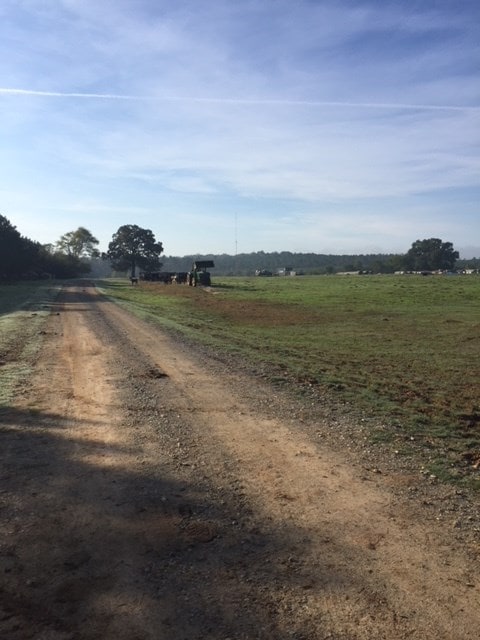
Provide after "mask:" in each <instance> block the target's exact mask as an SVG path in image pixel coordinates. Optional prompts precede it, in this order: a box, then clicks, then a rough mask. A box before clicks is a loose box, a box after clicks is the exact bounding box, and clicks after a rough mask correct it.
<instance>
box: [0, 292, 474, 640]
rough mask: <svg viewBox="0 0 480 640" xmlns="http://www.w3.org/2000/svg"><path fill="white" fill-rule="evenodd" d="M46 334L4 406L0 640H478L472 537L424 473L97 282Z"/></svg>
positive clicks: (72, 297)
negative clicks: (138, 313) (358, 446)
mask: <svg viewBox="0 0 480 640" xmlns="http://www.w3.org/2000/svg"><path fill="white" fill-rule="evenodd" d="M205 295H208V294H205ZM45 332H46V335H45V336H44V338H45V340H44V343H43V348H42V351H41V353H40V356H39V357H38V359H37V362H36V365H35V374H34V376H33V377H31V378H30V379H29V380H26V381H25V382H24V384H23V387H21V388H19V389H18V393H17V397H16V401H15V403H14V404H13V405H12V406H11V407H8V409H7V410H4V411H2V412H1V413H0V428H1V431H0V433H1V435H0V437H1V439H2V454H1V455H2V461H1V472H0V477H1V484H0V492H1V493H0V498H1V511H0V514H1V525H0V581H1V582H0V589H1V591H0V605H1V607H0V637H1V638H3V639H5V640H23V639H27V638H28V639H30V638H32V639H35V640H77V639H78V640H83V639H89V640H90V639H102V640H110V639H112V640H113V639H115V640H150V639H151V640H163V639H165V640H167V639H168V640H177V639H178V640H180V639H181V640H195V639H202V640H209V639H212V640H213V639H215V640H227V639H230V640H240V639H249V640H250V639H252V640H253V639H256V638H259V639H265V640H266V639H278V640H283V639H286V638H295V639H297V640H301V639H303V640H306V639H312V640H314V639H319V640H321V639H327V638H329V639H331V640H353V639H356V640H367V639H368V640H375V639H380V638H381V639H388V640H396V639H399V640H400V639H407V638H408V639H412V638H415V639H422V640H429V639H431V640H434V639H435V640H442V639H444V640H462V639H465V640H466V639H472V640H473V639H475V640H476V639H477V638H478V637H480V606H479V604H480V580H479V578H478V569H479V562H478V551H479V547H478V544H477V543H476V542H475V538H474V536H473V537H472V536H469V537H465V536H463V537H462V535H461V531H459V530H458V527H457V526H456V523H455V517H456V515H455V513H452V514H451V515H449V514H448V509H447V510H446V512H447V513H446V515H445V516H444V517H441V516H438V515H434V514H432V513H431V510H429V506H428V500H427V499H426V498H425V495H426V494H425V491H424V490H422V492H419V496H417V495H416V485H417V484H418V483H421V482H424V481H423V479H422V478H421V477H420V476H419V477H415V478H412V477H409V476H407V475H405V474H401V473H397V474H393V473H386V472H383V473H380V471H381V469H379V468H373V467H372V466H369V465H367V464H366V463H365V461H362V458H361V456H359V454H358V452H357V453H353V452H349V450H348V449H347V448H346V447H341V446H335V437H331V433H332V428H331V424H327V423H328V422H329V421H331V420H332V418H331V416H330V417H329V416H327V415H326V414H322V412H321V410H320V409H318V408H316V407H315V411H313V410H312V413H311V414H308V412H307V411H306V409H305V407H304V406H303V407H302V406H300V405H299V406H297V405H296V404H295V403H294V402H293V400H291V399H290V398H287V396H286V395H285V396H284V395H283V394H281V393H280V392H279V391H275V390H272V389H268V388H267V387H266V386H265V385H263V383H261V382H259V381H258V379H255V378H250V377H249V376H247V375H246V374H243V373H240V372H238V371H235V369H234V368H233V367H229V366H228V363H222V362H221V361H219V360H217V359H214V358H213V359H207V358H206V356H205V355H203V356H202V355H201V354H200V353H196V352H193V351H192V350H189V349H188V347H187V346H186V345H185V344H182V343H181V342H175V341H173V340H172V339H171V338H169V337H168V336H166V335H163V334H162V333H161V332H160V331H159V330H158V329H156V328H154V327H152V326H151V325H149V324H147V323H145V322H143V321H141V320H139V319H137V318H135V317H133V316H131V315H130V314H129V313H128V312H127V311H125V310H123V309H122V308H120V307H118V306H117V305H114V304H113V303H111V302H109V301H107V300H106V299H105V298H103V297H102V296H100V295H98V294H97V292H96V290H95V288H94V287H91V286H85V287H76V288H75V287H70V288H65V289H64V290H63V291H62V293H61V295H60V297H59V299H58V301H57V303H56V305H55V307H54V308H53V309H52V313H51V315H50V317H49V319H48V324H47V325H46V329H45ZM336 428H337V429H338V437H339V443H340V437H341V434H342V424H341V420H338V419H337V420H336ZM327 432H328V433H329V434H330V437H327ZM427 489H428V487H427ZM432 491H436V489H435V488H434V487H432ZM441 491H443V494H442V495H447V493H448V496H449V502H448V505H450V507H449V508H450V509H451V510H452V511H454V510H455V509H456V507H455V504H456V502H455V500H457V502H458V504H459V505H460V503H461V501H462V500H464V499H465V497H464V496H463V494H462V493H461V492H455V491H454V490H453V489H448V490H447V489H445V490H441ZM436 495H437V498H438V494H436ZM405 496H407V497H405ZM432 500H433V498H432ZM430 504H432V501H430ZM451 505H453V506H451ZM458 508H459V509H461V506H458ZM443 513H444V514H445V510H444V512H443Z"/></svg>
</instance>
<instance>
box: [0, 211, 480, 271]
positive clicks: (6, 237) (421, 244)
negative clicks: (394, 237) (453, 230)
mask: <svg viewBox="0 0 480 640" xmlns="http://www.w3.org/2000/svg"><path fill="white" fill-rule="evenodd" d="M98 244H99V241H98V240H97V238H95V236H93V234H92V233H91V232H90V231H89V230H88V229H86V228H85V227H79V228H78V229H76V230H75V231H69V232H67V233H65V234H64V235H63V236H61V238H60V239H59V240H58V241H57V242H56V243H54V244H44V245H42V244H40V243H38V242H35V241H33V240H30V239H29V238H26V237H24V236H22V235H21V234H20V233H19V232H18V231H17V229H16V228H15V227H14V226H13V225H12V224H11V223H10V222H9V220H7V218H5V217H4V216H2V215H0V280H3V281H5V280H15V279H21V278H23V279H35V278H52V277H53V278H74V277H78V276H81V275H85V274H87V273H90V272H91V271H92V265H93V273H94V275H110V274H111V273H112V271H116V272H118V273H120V274H128V275H130V276H131V277H135V276H136V274H137V270H141V271H144V272H147V273H148V272H155V271H160V270H162V269H163V270H164V271H169V272H182V271H189V270H190V269H191V266H192V263H193V262H194V261H196V260H213V261H214V263H215V273H216V274H218V275H253V274H254V273H255V272H256V271H264V272H267V273H268V272H271V273H275V272H277V271H278V270H280V269H290V270H293V271H296V272H297V273H305V274H330V273H338V272H341V271H359V272H368V273H394V272H397V271H416V272H418V271H436V270H447V271H448V270H454V269H455V268H466V267H470V268H477V269H478V268H479V267H480V259H476V258H474V259H473V260H469V261H465V260H462V261H461V260H459V254H458V251H455V249H454V247H453V245H452V243H451V242H443V241H442V240H441V239H439V238H428V239H424V240H416V241H415V242H413V243H412V246H411V247H410V249H409V250H408V251H407V253H405V254H365V255H331V254H317V253H293V252H290V251H282V252H270V253H267V252H264V251H257V252H252V253H241V254H238V255H234V256H233V255H229V254H221V255H218V254H195V255H189V256H183V257H176V256H168V257H164V258H163V263H162V262H160V256H161V254H162V253H163V243H162V242H158V241H157V240H156V238H155V236H154V234H153V232H152V231H151V230H150V229H142V228H141V227H139V226H137V225H123V226H121V227H119V229H118V230H117V231H116V232H115V233H114V234H113V236H112V240H111V242H110V243H109V245H108V250H107V251H106V252H105V253H103V254H100V252H99V250H98ZM99 265H101V266H102V267H103V268H99Z"/></svg>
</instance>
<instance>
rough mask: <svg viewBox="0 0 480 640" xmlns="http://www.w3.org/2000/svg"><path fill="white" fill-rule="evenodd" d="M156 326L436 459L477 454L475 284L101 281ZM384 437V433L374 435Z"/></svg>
mask: <svg viewBox="0 0 480 640" xmlns="http://www.w3.org/2000/svg"><path fill="white" fill-rule="evenodd" d="M102 286H103V287H104V289H105V291H106V292H107V293H108V295H110V296H112V297H114V298H116V299H118V300H119V301H121V302H122V303H124V304H128V305H130V306H131V307H132V308H133V309H136V310H137V312H138V313H141V314H142V315H144V316H148V317H150V318H151V319H153V320H155V321H156V322H159V323H160V324H162V325H163V326H165V327H168V328H175V329H176V330H179V331H182V332H183V333H185V334H186V335H187V336H189V337H191V338H194V339H195V340H198V341H200V342H202V343H205V344H207V345H210V346H212V347H215V348H216V349H217V350H222V351H225V352H226V353H230V354H235V355H237V356H241V357H242V358H244V359H245V360H247V361H248V362H250V363H251V364H252V365H253V366H254V367H257V368H261V369H262V371H265V370H269V371H270V372H271V376H272V378H275V379H276V381H277V382H279V381H281V380H285V381H297V382H299V383H303V384H308V385H313V386H314V387H317V388H318V389H320V390H322V391H324V392H325V393H329V394H333V395H334V396H335V397H337V398H338V399H339V400H341V401H343V402H344V401H348V402H350V403H354V404H355V406H356V407H358V408H359V409H361V410H362V411H366V412H369V413H370V414H371V415H372V416H376V417H378V418H379V419H381V420H383V421H385V423H386V424H388V425H391V426H392V429H391V431H389V432H388V433H392V434H394V435H392V437H395V438H397V439H398V438H402V437H403V438H415V441H416V442H423V443H424V444H425V446H427V447H432V448H433V449H435V450H436V451H441V452H442V456H443V457H444V458H445V461H446V464H447V465H448V464H450V463H451V461H452V460H453V461H455V462H456V463H458V464H462V460H463V459H464V454H465V453H468V454H469V456H470V457H471V454H472V451H473V452H474V451H476V450H478V452H479V457H480V382H479V381H480V278H478V277H475V276H458V277H448V276H433V277H422V276H312V277H297V278H288V277H287V278H214V287H213V291H214V293H212V292H209V291H206V290H204V289H201V288H198V289H195V288H190V287H183V286H165V285H162V284H149V285H147V284H143V285H141V286H139V287H131V285H130V284H127V283H126V282H121V281H104V282H103V285H102ZM375 437H376V438H378V439H382V438H386V437H388V436H386V434H385V433H384V434H376V435H375Z"/></svg>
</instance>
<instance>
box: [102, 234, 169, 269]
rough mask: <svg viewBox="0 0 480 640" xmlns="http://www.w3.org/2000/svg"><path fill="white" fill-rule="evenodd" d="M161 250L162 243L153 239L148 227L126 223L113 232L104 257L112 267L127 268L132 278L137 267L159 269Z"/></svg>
mask: <svg viewBox="0 0 480 640" xmlns="http://www.w3.org/2000/svg"><path fill="white" fill-rule="evenodd" d="M162 252H163V245H162V243H161V242H157V241H156V240H155V236H154V234H153V232H152V231H150V229H142V228H141V227H139V226H137V225H136V224H126V225H123V226H122V227H120V228H119V229H118V231H117V232H116V233H114V234H113V237H112V241H111V242H110V243H109V245H108V251H107V253H106V254H105V257H106V258H108V259H110V261H111V263H112V266H113V268H114V269H116V270H117V271H126V270H127V269H129V270H130V273H131V277H132V278H134V277H135V275H136V269H137V267H138V268H140V269H143V270H144V271H155V270H156V269H160V267H161V263H160V260H159V258H160V255H161V253H162Z"/></svg>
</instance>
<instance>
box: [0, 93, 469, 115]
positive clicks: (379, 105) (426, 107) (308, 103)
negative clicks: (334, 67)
mask: <svg viewBox="0 0 480 640" xmlns="http://www.w3.org/2000/svg"><path fill="white" fill-rule="evenodd" d="M2 94H3V95H12V96H15V95H16V96H34V97H35V96H38V97H45V98H80V99H90V100H92V99H93V100H131V101H138V102H203V103H213V104H239V105H242V104H243V105H271V106H298V107H340V108H347V109H348V108H353V109H408V110H411V111H418V110H421V111H480V107H479V106H461V105H438V104H408V103H395V102H341V101H332V100H293V99H292V100H290V99H282V98H279V99H264V98H205V97H198V96H136V95H128V94H118V93H79V92H63V91H34V90H32V89H10V88H5V87H0V95H2Z"/></svg>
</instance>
